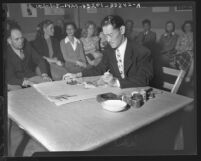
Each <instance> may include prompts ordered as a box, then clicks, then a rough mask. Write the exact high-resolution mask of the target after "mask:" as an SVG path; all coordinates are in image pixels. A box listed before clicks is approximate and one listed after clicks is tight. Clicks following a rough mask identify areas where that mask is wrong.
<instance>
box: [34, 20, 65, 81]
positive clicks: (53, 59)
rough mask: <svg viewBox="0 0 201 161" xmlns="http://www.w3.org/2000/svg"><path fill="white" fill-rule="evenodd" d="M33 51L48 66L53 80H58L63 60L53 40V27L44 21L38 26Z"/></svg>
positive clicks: (62, 71)
mask: <svg viewBox="0 0 201 161" xmlns="http://www.w3.org/2000/svg"><path fill="white" fill-rule="evenodd" d="M32 45H33V47H34V48H35V50H36V51H37V52H38V53H39V54H40V55H41V56H43V58H44V59H46V60H47V62H48V63H49V64H50V71H51V75H52V78H53V79H54V80H60V79H61V77H62V75H63V73H66V70H65V68H63V67H62V66H63V64H64V59H63V56H62V54H61V50H60V44H59V41H58V40H57V39H56V38H54V25H53V22H52V21H50V20H45V21H43V22H42V23H40V24H39V25H38V28H37V34H36V38H35V40H34V41H33V43H32Z"/></svg>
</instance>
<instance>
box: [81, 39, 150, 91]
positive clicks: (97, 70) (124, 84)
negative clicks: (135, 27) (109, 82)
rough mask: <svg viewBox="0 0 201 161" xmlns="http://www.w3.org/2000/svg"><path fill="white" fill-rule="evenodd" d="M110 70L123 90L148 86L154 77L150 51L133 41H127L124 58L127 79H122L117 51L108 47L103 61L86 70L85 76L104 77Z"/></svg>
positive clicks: (83, 73)
mask: <svg viewBox="0 0 201 161" xmlns="http://www.w3.org/2000/svg"><path fill="white" fill-rule="evenodd" d="M108 69H110V73H111V74H112V75H113V76H114V77H116V78H118V79H119V82H120V87H121V88H129V87H142V86H147V85H148V84H149V81H150V80H151V78H152V77H153V66H152V57H151V55H150V51H149V49H147V48H145V47H143V46H141V45H139V44H137V43H135V42H131V41H129V40H128V41H127V46H126V51H125V56H124V72H125V78H124V79H122V78H121V75H120V72H119V69H118V66H117V60H116V56H115V51H114V50H113V49H112V48H111V47H110V46H109V45H107V47H106V49H105V50H104V53H103V59H102V61H101V62H100V64H99V65H97V66H96V67H94V68H92V69H89V70H84V71H83V72H82V75H83V76H96V75H102V74H104V72H106V71H107V70H108Z"/></svg>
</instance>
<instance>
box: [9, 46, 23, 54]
mask: <svg viewBox="0 0 201 161" xmlns="http://www.w3.org/2000/svg"><path fill="white" fill-rule="evenodd" d="M10 47H11V49H12V50H13V51H14V52H15V53H16V54H17V55H20V52H21V51H23V49H21V50H18V49H15V48H14V47H12V45H10Z"/></svg>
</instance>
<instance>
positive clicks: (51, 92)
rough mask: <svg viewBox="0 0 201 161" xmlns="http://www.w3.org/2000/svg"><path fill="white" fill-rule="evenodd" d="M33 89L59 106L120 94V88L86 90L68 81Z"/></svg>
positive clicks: (101, 87) (51, 83)
mask: <svg viewBox="0 0 201 161" xmlns="http://www.w3.org/2000/svg"><path fill="white" fill-rule="evenodd" d="M33 87H34V88H35V89H36V90H37V91H38V92H39V93H41V94H42V95H43V96H44V97H45V98H47V99H48V100H49V101H51V102H53V103H55V104H56V105H57V106H60V105H63V104H66V103H71V102H75V101H81V100H85V99H90V98H96V96H97V95H98V94H102V93H107V92H113V93H119V92H120V91H121V89H120V88H115V87H108V86H107V87H106V86H100V87H95V88H85V87H86V86H85V85H84V84H79V85H69V84H66V81H63V80H62V81H54V82H46V83H41V84H34V85H33Z"/></svg>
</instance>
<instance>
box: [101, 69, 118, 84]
mask: <svg viewBox="0 0 201 161" xmlns="http://www.w3.org/2000/svg"><path fill="white" fill-rule="evenodd" d="M102 79H103V81H104V82H105V83H107V84H108V85H109V86H112V87H118V83H117V81H118V80H117V78H115V77H113V75H112V74H111V73H109V72H106V73H104V75H103V76H102Z"/></svg>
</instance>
